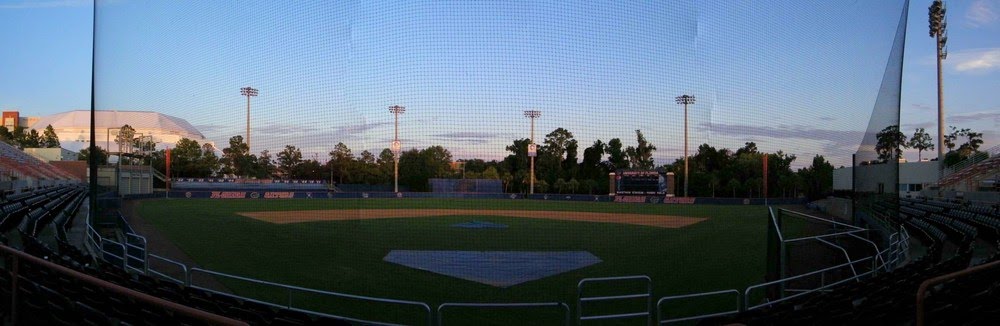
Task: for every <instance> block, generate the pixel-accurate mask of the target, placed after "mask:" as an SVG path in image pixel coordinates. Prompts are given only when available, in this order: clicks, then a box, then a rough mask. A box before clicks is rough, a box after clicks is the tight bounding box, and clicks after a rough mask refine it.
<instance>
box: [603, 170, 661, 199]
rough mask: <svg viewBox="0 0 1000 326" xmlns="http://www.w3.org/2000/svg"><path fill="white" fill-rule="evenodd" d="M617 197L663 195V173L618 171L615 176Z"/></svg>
mask: <svg viewBox="0 0 1000 326" xmlns="http://www.w3.org/2000/svg"><path fill="white" fill-rule="evenodd" d="M615 193H616V194H618V195H660V196H662V195H665V194H666V193H667V177H666V173H665V172H663V171H649V170H618V172H617V173H616V174H615Z"/></svg>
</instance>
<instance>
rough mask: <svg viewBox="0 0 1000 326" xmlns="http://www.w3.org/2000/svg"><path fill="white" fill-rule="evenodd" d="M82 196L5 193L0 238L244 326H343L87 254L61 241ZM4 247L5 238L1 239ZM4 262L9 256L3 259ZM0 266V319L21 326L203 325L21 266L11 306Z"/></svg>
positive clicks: (73, 192)
mask: <svg viewBox="0 0 1000 326" xmlns="http://www.w3.org/2000/svg"><path fill="white" fill-rule="evenodd" d="M85 199H86V188H85V187H83V186H67V187H53V188H48V189H40V190H36V191H33V192H31V193H25V194H19V195H16V196H11V197H10V198H8V200H7V201H6V202H4V203H2V204H0V213H2V214H3V223H2V225H3V226H4V227H5V228H4V229H3V230H0V231H2V232H0V233H2V234H6V233H8V232H16V233H17V234H18V235H19V236H18V237H17V238H18V239H19V240H20V249H21V251H23V252H24V253H27V254H30V255H32V256H35V257H39V258H42V259H44V260H47V261H49V262H51V263H55V264H57V265H60V266H63V267H67V268H70V269H72V270H74V271H77V272H79V273H83V274H87V275H91V276H94V277H97V278H99V279H101V280H105V281H108V282H111V283H113V284H117V285H120V286H124V287H127V288H129V289H133V290H135V291H139V292H141V293H145V294H149V295H152V296H155V297H158V298H163V299H166V300H169V301H172V302H175V303H178V304H182V305H185V306H189V307H192V308H196V309H199V310H202V311H206V312H210V313H214V314H217V315H221V316H228V317H231V318H234V319H237V320H242V321H246V322H248V323H249V324H251V325H347V323H346V322H344V321H342V320H339V319H335V318H329V317H325V316H321V315H318V314H308V313H305V312H300V311H294V310H289V309H281V308H278V307H274V306H271V305H265V304H260V303H256V302H253V301H247V300H243V299H240V298H238V297H234V296H228V295H224V294H219V293H210V292H206V291H203V290H199V289H195V288H191V287H185V286H183V285H179V284H177V283H173V282H169V281H162V280H160V279H157V278H152V277H149V276H146V275H142V274H135V273H128V272H126V271H125V270H123V269H122V268H121V266H116V265H112V264H110V263H107V262H105V261H103V260H101V259H95V257H93V256H91V255H90V254H88V253H87V252H86V251H85V250H84V249H81V248H79V247H77V246H74V245H72V244H70V243H69V242H67V241H66V239H65V232H66V230H67V228H69V227H71V226H72V218H73V216H75V215H76V212H77V211H78V210H79V209H80V207H81V204H82V202H83V200H85ZM49 227H53V228H56V240H55V241H56V242H55V243H56V248H55V249H52V248H51V247H50V246H49V245H48V244H46V243H44V242H43V241H41V240H39V239H38V237H37V236H38V235H39V234H40V233H41V232H42V230H44V229H46V228H49ZM0 241H2V242H3V244H4V245H5V246H7V245H13V244H11V243H9V241H8V238H7V237H6V236H5V235H4V236H3V237H2V238H0ZM7 258H9V257H7ZM2 262H3V264H2V265H0V266H2V268H0V306H2V307H5V309H0V319H6V318H12V316H11V314H10V309H6V307H11V306H12V305H15V307H13V308H14V309H15V310H17V312H18V317H17V318H18V322H19V324H20V323H25V324H28V325H116V324H121V325H154V324H155V325H162V324H172V325H202V324H205V323H204V322H203V321H200V320H197V319H191V318H189V317H185V316H182V315H179V314H174V313H171V312H170V311H169V310H167V309H164V308H163V307H158V306H155V305H149V304H145V303H142V302H138V301H136V300H133V299H131V298H130V297H128V296H122V295H117V294H115V293H111V292H108V291H106V290H104V289H102V288H101V287H98V286H93V285H89V284H87V283H84V282H78V281H76V280H74V279H73V278H72V277H68V276H66V275H63V274H59V273H56V272H53V271H52V270H50V269H49V268H46V267H45V266H40V265H36V264H31V263H27V262H26V261H20V262H19V264H18V271H17V281H18V282H17V284H18V285H17V290H16V291H17V301H16V302H10V298H11V294H12V292H13V291H14V290H13V289H12V288H11V284H12V278H13V277H14V276H13V271H12V270H11V266H12V265H11V264H12V263H11V260H10V259H4V260H2Z"/></svg>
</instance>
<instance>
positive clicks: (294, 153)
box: [278, 145, 302, 179]
mask: <svg viewBox="0 0 1000 326" xmlns="http://www.w3.org/2000/svg"><path fill="white" fill-rule="evenodd" d="M299 164H302V151H301V150H299V149H298V147H295V146H292V145H285V149H283V150H281V152H279V153H278V173H280V174H281V175H282V176H283V177H284V178H286V179H291V178H294V176H295V172H296V171H297V170H296V168H297V167H298V166H299Z"/></svg>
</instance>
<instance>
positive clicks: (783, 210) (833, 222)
mask: <svg viewBox="0 0 1000 326" xmlns="http://www.w3.org/2000/svg"><path fill="white" fill-rule="evenodd" d="M778 210H779V211H781V212H787V213H791V214H795V215H801V216H804V217H808V218H811V219H814V220H820V221H823V222H829V223H832V224H835V225H839V226H844V227H848V228H851V229H855V230H859V231H863V230H865V229H863V228H860V227H857V226H854V225H850V224H846V223H842V222H837V221H834V220H831V219H825V218H822V217H818V216H812V215H809V214H806V213H801V212H796V211H793V210H788V209H784V208H778Z"/></svg>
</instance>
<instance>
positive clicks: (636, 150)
mask: <svg viewBox="0 0 1000 326" xmlns="http://www.w3.org/2000/svg"><path fill="white" fill-rule="evenodd" d="M635 140H636V143H637V144H638V146H636V147H632V146H629V147H628V148H626V149H625V153H626V155H627V156H628V160H629V164H630V165H631V166H632V168H634V169H640V170H652V169H653V152H654V151H656V146H653V144H652V143H650V142H648V141H646V137H645V136H643V135H642V130H636V131H635Z"/></svg>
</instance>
